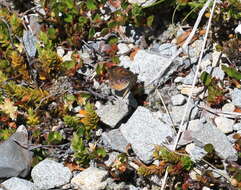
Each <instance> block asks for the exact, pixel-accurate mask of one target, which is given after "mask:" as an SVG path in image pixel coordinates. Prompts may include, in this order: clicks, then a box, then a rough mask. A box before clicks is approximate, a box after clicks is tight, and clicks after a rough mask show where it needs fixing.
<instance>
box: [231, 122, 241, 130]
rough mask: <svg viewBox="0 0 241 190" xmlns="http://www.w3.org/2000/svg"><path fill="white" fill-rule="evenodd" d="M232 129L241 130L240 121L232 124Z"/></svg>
mask: <svg viewBox="0 0 241 190" xmlns="http://www.w3.org/2000/svg"><path fill="white" fill-rule="evenodd" d="M233 130H235V131H239V130H241V123H240V122H239V123H235V124H234V126H233Z"/></svg>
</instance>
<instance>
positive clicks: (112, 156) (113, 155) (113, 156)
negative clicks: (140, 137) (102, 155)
mask: <svg viewBox="0 0 241 190" xmlns="http://www.w3.org/2000/svg"><path fill="white" fill-rule="evenodd" d="M118 155H119V153H118V152H111V153H109V154H108V156H109V157H108V160H106V161H105V162H104V163H105V165H106V166H107V167H110V166H111V164H112V163H113V162H114V161H115V160H116V158H117V156H118Z"/></svg>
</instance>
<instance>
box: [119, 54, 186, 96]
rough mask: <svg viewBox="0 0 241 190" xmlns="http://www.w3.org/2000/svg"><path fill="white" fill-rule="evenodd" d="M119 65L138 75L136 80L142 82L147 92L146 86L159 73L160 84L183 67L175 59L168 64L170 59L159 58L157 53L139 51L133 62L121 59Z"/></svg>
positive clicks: (124, 58) (179, 61)
mask: <svg viewBox="0 0 241 190" xmlns="http://www.w3.org/2000/svg"><path fill="white" fill-rule="evenodd" d="M120 61H121V62H120V65H122V66H124V67H129V68H130V70H131V71H132V72H133V73H136V74H138V79H139V80H140V81H141V82H144V86H145V87H146V88H145V90H146V92H148V89H150V87H148V86H147V85H148V84H149V83H150V82H151V81H152V80H153V77H154V76H157V75H158V73H159V72H160V73H161V76H162V77H161V79H160V81H159V82H160V83H163V82H165V81H167V80H168V79H169V77H170V75H171V74H173V73H174V72H175V71H176V70H177V69H178V68H179V67H181V66H183V65H184V63H183V61H182V59H181V58H180V59H177V60H175V61H174V62H173V63H169V61H170V58H169V57H165V56H160V55H159V54H157V53H153V52H150V51H147V50H139V51H138V52H137V53H136V55H135V57H134V60H133V61H131V60H130V59H128V58H126V57H123V58H122V59H120Z"/></svg>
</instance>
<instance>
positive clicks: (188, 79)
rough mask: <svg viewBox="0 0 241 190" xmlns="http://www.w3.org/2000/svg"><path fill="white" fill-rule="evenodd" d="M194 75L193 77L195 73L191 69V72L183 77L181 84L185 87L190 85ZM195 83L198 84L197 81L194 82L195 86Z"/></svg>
mask: <svg viewBox="0 0 241 190" xmlns="http://www.w3.org/2000/svg"><path fill="white" fill-rule="evenodd" d="M194 75H195V72H194V70H193V69H191V72H190V73H189V74H188V75H187V76H185V77H184V78H183V79H182V80H181V82H182V83H183V84H186V85H192V83H193V79H194ZM197 83H198V80H196V83H195V84H197Z"/></svg>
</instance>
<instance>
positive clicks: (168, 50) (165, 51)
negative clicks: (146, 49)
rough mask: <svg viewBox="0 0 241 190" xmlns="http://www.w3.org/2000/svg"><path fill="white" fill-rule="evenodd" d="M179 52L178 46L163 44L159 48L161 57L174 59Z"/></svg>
mask: <svg viewBox="0 0 241 190" xmlns="http://www.w3.org/2000/svg"><path fill="white" fill-rule="evenodd" d="M176 51H177V46H176V45H175V44H171V43H164V44H161V45H160V46H159V48H158V52H159V54H160V55H161V56H165V57H172V56H173V55H174V54H175V53H176Z"/></svg>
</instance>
